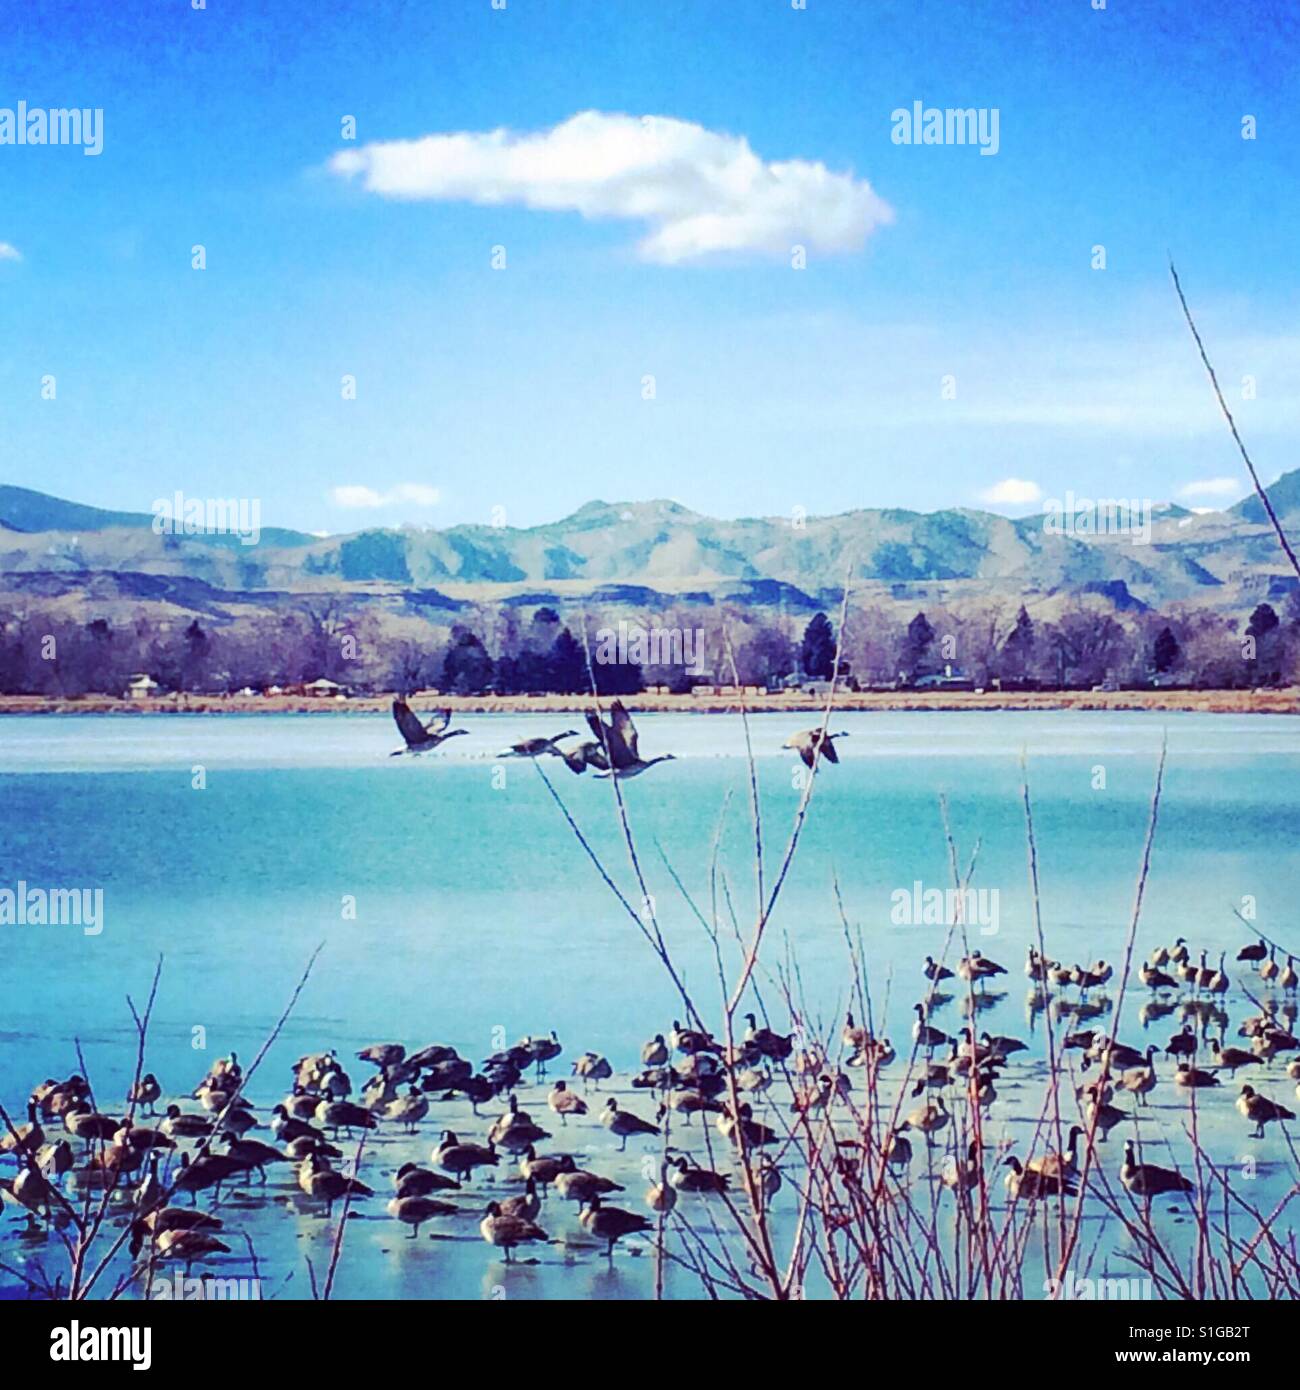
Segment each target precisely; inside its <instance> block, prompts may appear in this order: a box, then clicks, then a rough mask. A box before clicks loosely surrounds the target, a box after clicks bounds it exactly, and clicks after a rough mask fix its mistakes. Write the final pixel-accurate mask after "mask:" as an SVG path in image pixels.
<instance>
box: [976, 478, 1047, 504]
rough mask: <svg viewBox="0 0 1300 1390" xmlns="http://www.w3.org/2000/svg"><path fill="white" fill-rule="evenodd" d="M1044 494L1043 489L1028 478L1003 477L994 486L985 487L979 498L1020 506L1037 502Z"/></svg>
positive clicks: (995, 502)
mask: <svg viewBox="0 0 1300 1390" xmlns="http://www.w3.org/2000/svg"><path fill="white" fill-rule="evenodd" d="M1042 496H1043V489H1042V488H1041V487H1039V486H1038V484H1037V483H1033V482H1030V481H1029V480H1028V479H1027V478H1003V479H1002V481H1001V482H1000V483H994V484H993V486H992V487H989V488H985V489H984V491H983V492H981V493H980V495H979V498H980V501H981V502H992V503H994V504H995V505H1001V506H1011V507H1020V506H1025V505H1027V504H1028V503H1030V502H1037V501H1039V500H1040V499H1041V498H1042Z"/></svg>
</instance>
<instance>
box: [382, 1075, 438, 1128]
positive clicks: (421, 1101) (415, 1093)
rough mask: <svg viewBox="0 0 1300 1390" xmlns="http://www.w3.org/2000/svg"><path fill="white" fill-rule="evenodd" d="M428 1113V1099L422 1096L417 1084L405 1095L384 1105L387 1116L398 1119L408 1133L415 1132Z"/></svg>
mask: <svg viewBox="0 0 1300 1390" xmlns="http://www.w3.org/2000/svg"><path fill="white" fill-rule="evenodd" d="M428 1113H429V1102H428V1099H427V1098H426V1097H425V1096H422V1095H421V1094H420V1092H419V1088H418V1087H415V1086H412V1087H411V1088H410V1089H409V1090H408V1091H407V1093H406V1094H405V1095H404V1096H399V1097H398V1098H397V1099H396V1100H394V1101H390V1102H389V1103H388V1105H386V1106H385V1107H384V1116H385V1118H387V1119H390V1120H396V1121H397V1122H398V1124H400V1125H401V1126H402V1128H403V1129H404V1130H405V1131H406V1133H407V1134H414V1133H415V1132H416V1130H417V1129H418V1128H419V1124H420V1121H421V1120H422V1119H424V1117H425V1116H426V1115H427V1114H428Z"/></svg>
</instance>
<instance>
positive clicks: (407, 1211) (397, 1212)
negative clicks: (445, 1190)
mask: <svg viewBox="0 0 1300 1390" xmlns="http://www.w3.org/2000/svg"><path fill="white" fill-rule="evenodd" d="M458 1210H459V1208H457V1207H454V1206H452V1204H451V1203H450V1202H440V1201H438V1199H437V1198H436V1197H417V1196H414V1195H410V1196H406V1197H403V1196H401V1195H400V1194H399V1195H398V1196H396V1197H393V1198H391V1199H390V1200H389V1203H388V1214H389V1216H392V1217H395V1218H396V1219H397V1220H398V1221H400V1222H401V1223H402V1224H403V1225H404V1226H410V1227H411V1235H410V1239H412V1240H415V1239H417V1238H418V1237H419V1234H420V1227H421V1226H423V1225H424V1223H425V1222H426V1221H432V1220H433V1218H434V1217H435V1216H455V1214H456V1212H457V1211H458Z"/></svg>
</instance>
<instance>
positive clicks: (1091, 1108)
mask: <svg viewBox="0 0 1300 1390" xmlns="http://www.w3.org/2000/svg"><path fill="white" fill-rule="evenodd" d="M1083 1118H1084V1121H1085V1122H1086V1123H1087V1125H1088V1126H1089V1128H1091V1129H1095V1131H1096V1132H1097V1133H1099V1134H1100V1135H1101V1138H1100V1139H1098V1141H1097V1142H1098V1143H1099V1144H1104V1143H1105V1142H1106V1136H1107V1135H1108V1134H1109V1133H1110V1132H1111V1130H1112V1129H1114V1128H1115V1126H1116V1125H1117V1124H1119V1123H1120V1122H1121V1121H1122V1120H1128V1119H1131V1118H1132V1116H1130V1114H1129V1113H1128V1111H1127V1110H1121V1109H1119V1107H1118V1106H1115V1105H1108V1104H1107V1103H1106V1102H1105V1101H1103V1100H1100V1099H1099V1098H1098V1097H1097V1096H1096V1095H1095V1094H1094V1095H1093V1096H1091V1097H1090V1098H1089V1100H1088V1102H1087V1104H1086V1105H1085V1106H1084V1110H1083Z"/></svg>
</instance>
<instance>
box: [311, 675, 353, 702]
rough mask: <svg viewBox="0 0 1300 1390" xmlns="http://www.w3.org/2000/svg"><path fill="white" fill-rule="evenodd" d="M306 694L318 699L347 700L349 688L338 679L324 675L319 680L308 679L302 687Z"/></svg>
mask: <svg viewBox="0 0 1300 1390" xmlns="http://www.w3.org/2000/svg"><path fill="white" fill-rule="evenodd" d="M302 693H303V694H304V695H311V696H314V697H315V698H316V699H318V700H346V699H347V696H348V692H347V689H346V688H345V687H344V686H341V685H340V684H339V683H338V682H337V681H332V680H327V679H326V678H325V677H324V676H321V677H319V678H318V679H317V680H314V681H308V682H307V683H306V684H305V685H304V686H303V688H302Z"/></svg>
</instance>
